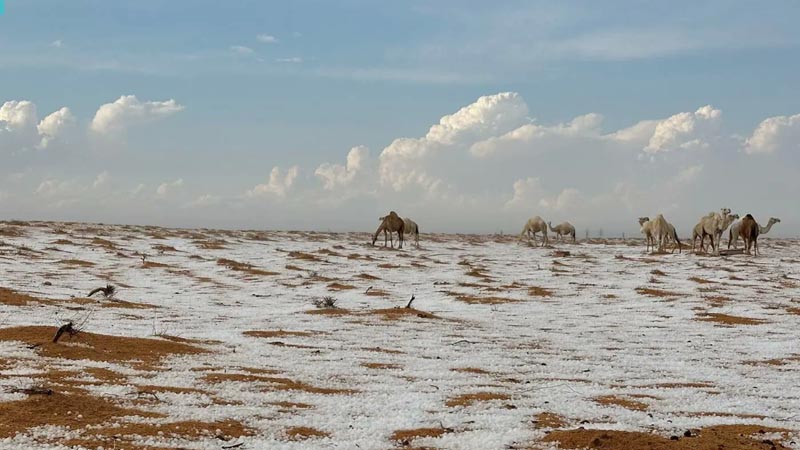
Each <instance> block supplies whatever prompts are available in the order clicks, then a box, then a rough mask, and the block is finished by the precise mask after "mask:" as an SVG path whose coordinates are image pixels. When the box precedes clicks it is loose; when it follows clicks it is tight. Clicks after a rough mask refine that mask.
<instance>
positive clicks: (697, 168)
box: [674, 164, 703, 184]
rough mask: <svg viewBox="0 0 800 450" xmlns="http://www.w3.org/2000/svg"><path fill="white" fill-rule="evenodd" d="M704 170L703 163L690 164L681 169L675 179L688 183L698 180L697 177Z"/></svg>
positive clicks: (678, 181)
mask: <svg viewBox="0 0 800 450" xmlns="http://www.w3.org/2000/svg"><path fill="white" fill-rule="evenodd" d="M702 172H703V165H702V164H697V165H694V166H689V167H687V168H685V169H683V170H681V171H680V172H679V173H678V175H676V176H675V178H674V181H675V183H678V184H687V183H692V182H694V181H695V180H697V177H698V176H700V174H701V173H702Z"/></svg>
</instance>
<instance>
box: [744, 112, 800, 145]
mask: <svg viewBox="0 0 800 450" xmlns="http://www.w3.org/2000/svg"><path fill="white" fill-rule="evenodd" d="M799 148H800V114H795V115H793V116H775V117H770V118H767V119H765V120H764V121H762V122H761V123H760V124H759V125H758V127H757V128H756V129H755V130H754V131H753V134H752V135H751V136H750V137H749V138H747V140H746V141H745V145H744V151H745V153H747V154H749V155H754V154H758V153H774V152H776V151H778V150H780V149H799Z"/></svg>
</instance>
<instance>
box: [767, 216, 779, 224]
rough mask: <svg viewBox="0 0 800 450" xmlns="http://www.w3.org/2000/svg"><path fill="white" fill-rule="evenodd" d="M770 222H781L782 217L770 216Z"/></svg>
mask: <svg viewBox="0 0 800 450" xmlns="http://www.w3.org/2000/svg"><path fill="white" fill-rule="evenodd" d="M769 223H770V224H776V223H781V219H778V218H777V217H770V218H769Z"/></svg>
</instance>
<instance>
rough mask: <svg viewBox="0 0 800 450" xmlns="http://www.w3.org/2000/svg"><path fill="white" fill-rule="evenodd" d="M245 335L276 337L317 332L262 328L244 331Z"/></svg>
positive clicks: (310, 334) (303, 335)
mask: <svg viewBox="0 0 800 450" xmlns="http://www.w3.org/2000/svg"><path fill="white" fill-rule="evenodd" d="M242 334H244V335H245V336H250V337H260V338H276V337H290V336H302V337H308V336H313V335H315V334H319V332H316V331H287V330H271V331H263V330H256V331H245V332H244V333H242Z"/></svg>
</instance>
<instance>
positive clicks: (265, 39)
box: [256, 34, 278, 44]
mask: <svg viewBox="0 0 800 450" xmlns="http://www.w3.org/2000/svg"><path fill="white" fill-rule="evenodd" d="M256 40H258V42H261V43H262V44H276V43H277V42H278V38H276V37H275V36H273V35H271V34H259V35H258V36H256Z"/></svg>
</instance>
